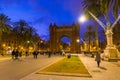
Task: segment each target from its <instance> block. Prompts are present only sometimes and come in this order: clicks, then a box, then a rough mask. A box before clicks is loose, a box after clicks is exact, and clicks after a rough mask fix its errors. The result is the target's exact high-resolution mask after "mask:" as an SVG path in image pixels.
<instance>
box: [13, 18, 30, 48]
mask: <svg viewBox="0 0 120 80" xmlns="http://www.w3.org/2000/svg"><path fill="white" fill-rule="evenodd" d="M27 27H28V24H27V23H26V21H25V20H20V21H18V22H15V23H14V29H13V30H14V31H15V32H16V33H15V34H17V36H16V37H17V41H16V42H17V46H19V45H22V44H23V42H24V41H25V38H24V34H25V31H26V29H27Z"/></svg>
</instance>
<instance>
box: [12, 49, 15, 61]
mask: <svg viewBox="0 0 120 80" xmlns="http://www.w3.org/2000/svg"><path fill="white" fill-rule="evenodd" d="M14 57H15V50H13V51H12V59H14Z"/></svg>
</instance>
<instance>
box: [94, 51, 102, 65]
mask: <svg viewBox="0 0 120 80" xmlns="http://www.w3.org/2000/svg"><path fill="white" fill-rule="evenodd" d="M95 61H96V62H97V66H98V67H99V66H100V62H101V57H100V52H96V58H95Z"/></svg>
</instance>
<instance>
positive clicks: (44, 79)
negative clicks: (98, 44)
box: [20, 54, 120, 80]
mask: <svg viewBox="0 0 120 80" xmlns="http://www.w3.org/2000/svg"><path fill="white" fill-rule="evenodd" d="M79 57H80V59H81V60H82V61H83V64H84V65H85V67H86V68H87V69H88V71H89V73H90V74H91V75H92V77H91V78H89V77H73V76H57V75H43V74H36V72H37V71H35V72H33V73H31V74H30V75H28V76H26V77H24V78H22V79H20V80H120V61H118V62H107V61H101V64H100V67H97V63H96V61H95V59H94V58H91V57H88V56H85V55H84V54H79Z"/></svg>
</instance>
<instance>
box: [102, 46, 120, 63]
mask: <svg viewBox="0 0 120 80" xmlns="http://www.w3.org/2000/svg"><path fill="white" fill-rule="evenodd" d="M119 58H120V57H119V51H118V50H117V49H116V48H115V47H114V46H111V47H110V46H107V47H106V49H105V50H104V54H103V59H104V60H107V61H111V62H113V61H118V60H119Z"/></svg>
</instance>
